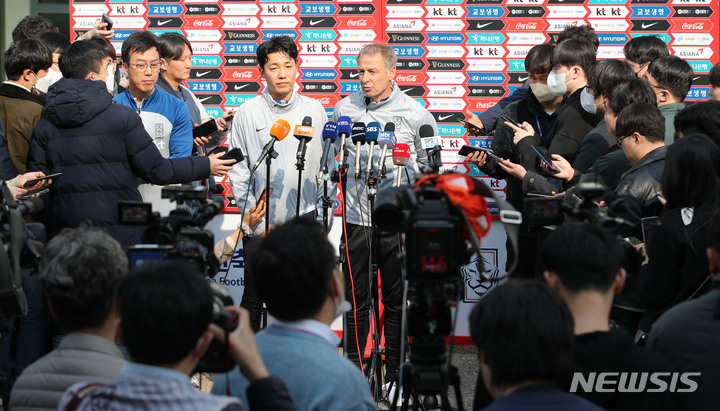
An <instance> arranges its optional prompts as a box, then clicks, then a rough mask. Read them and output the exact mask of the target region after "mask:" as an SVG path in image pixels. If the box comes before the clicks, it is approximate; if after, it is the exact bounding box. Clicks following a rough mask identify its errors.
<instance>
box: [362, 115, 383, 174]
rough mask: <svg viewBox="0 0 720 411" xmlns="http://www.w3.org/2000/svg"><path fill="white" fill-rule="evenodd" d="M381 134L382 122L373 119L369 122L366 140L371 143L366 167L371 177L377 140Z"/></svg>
mask: <svg viewBox="0 0 720 411" xmlns="http://www.w3.org/2000/svg"><path fill="white" fill-rule="evenodd" d="M379 134H380V123H378V122H377V121H373V122H371V123H368V125H367V128H366V129H365V141H366V142H367V143H368V144H370V146H369V147H368V162H367V167H366V169H365V174H366V175H367V176H368V177H370V170H373V155H374V154H375V142H377V141H378V136H379Z"/></svg>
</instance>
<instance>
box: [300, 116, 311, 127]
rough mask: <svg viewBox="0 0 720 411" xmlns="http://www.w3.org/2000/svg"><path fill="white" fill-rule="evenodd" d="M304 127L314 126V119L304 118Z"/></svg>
mask: <svg viewBox="0 0 720 411" xmlns="http://www.w3.org/2000/svg"><path fill="white" fill-rule="evenodd" d="M302 125H303V126H312V117H310V116H305V118H303V121H302Z"/></svg>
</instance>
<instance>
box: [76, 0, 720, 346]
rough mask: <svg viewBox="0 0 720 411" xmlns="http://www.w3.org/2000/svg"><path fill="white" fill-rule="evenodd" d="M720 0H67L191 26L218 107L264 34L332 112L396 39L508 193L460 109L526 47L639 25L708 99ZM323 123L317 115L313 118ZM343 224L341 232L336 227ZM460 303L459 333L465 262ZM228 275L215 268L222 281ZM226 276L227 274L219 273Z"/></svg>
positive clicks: (468, 298) (409, 71)
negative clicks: (581, 29) (687, 69)
mask: <svg viewBox="0 0 720 411" xmlns="http://www.w3.org/2000/svg"><path fill="white" fill-rule="evenodd" d="M718 2H719V0H630V1H623V0H464V1H463V0H374V1H372V2H357V1H337V0H336V1H334V2H330V1H322V0H311V1H302V0H295V1H287V2H282V1H260V0H251V1H243V0H225V1H215V2H212V1H198V0H186V1H180V0H175V1H172V0H161V1H156V0H145V1H140V0H138V1H131V0H125V1H113V0H108V1H88V0H71V1H70V26H71V30H72V34H71V35H72V36H76V35H77V34H78V33H81V32H84V31H87V30H89V29H90V28H91V27H92V25H93V24H94V22H95V21H96V20H97V19H98V18H99V16H100V15H101V14H102V13H107V14H108V15H109V16H110V17H111V18H112V19H113V20H114V22H115V26H114V28H115V37H114V38H113V40H112V43H113V44H114V45H115V46H116V48H117V50H118V54H119V50H120V46H121V44H122V41H123V40H124V39H126V38H127V37H128V36H129V35H130V33H132V32H133V31H134V30H138V29H147V30H151V31H153V32H155V33H156V34H158V35H160V34H162V33H164V32H168V31H176V32H180V33H182V34H184V35H185V36H186V37H187V38H188V39H189V40H190V42H191V43H192V45H193V51H194V56H193V69H192V71H191V74H190V79H189V80H188V81H187V85H188V87H189V88H190V89H191V90H192V91H193V92H194V93H195V94H196V95H197V96H198V97H199V98H200V100H201V101H202V102H203V104H204V105H205V107H206V108H207V109H208V111H209V112H210V113H211V114H213V115H215V116H218V115H219V114H220V113H221V112H222V111H223V110H225V109H231V108H236V107H238V106H240V105H241V104H242V103H243V102H245V101H247V100H248V99H251V98H253V97H255V96H256V95H257V94H258V93H259V92H261V91H262V90H263V89H264V84H263V83H262V82H261V79H260V75H259V73H258V70H257V61H256V60H257V59H256V57H255V53H256V50H257V47H258V44H260V43H261V42H262V41H264V40H268V39H270V38H272V37H273V36H277V35H288V36H290V37H292V38H293V39H295V40H296V42H297V43H298V44H299V49H300V69H301V75H300V76H299V78H298V87H299V91H300V92H301V93H304V94H306V95H308V96H312V97H314V98H316V99H318V100H320V101H321V102H322V104H323V105H324V106H325V107H326V109H327V110H328V115H330V114H331V112H332V109H333V107H334V105H335V103H337V102H338V101H339V100H340V99H341V98H343V97H344V96H346V95H348V94H350V93H353V92H355V91H358V90H359V84H358V79H357V72H356V70H355V67H356V65H355V57H356V55H357V52H358V51H359V49H360V47H361V46H362V45H364V44H366V43H368V42H372V41H381V42H386V43H389V44H391V45H392V47H393V48H394V49H395V52H396V53H397V56H398V67H397V69H398V70H397V75H396V80H397V82H398V84H399V85H400V88H401V90H402V91H403V92H405V93H407V94H408V95H410V96H412V97H413V98H415V99H416V100H417V101H419V102H420V103H421V104H422V105H424V106H425V107H427V108H428V109H429V110H430V111H431V112H432V113H433V115H434V116H435V119H436V120H437V123H438V126H439V131H440V137H441V138H440V141H441V143H442V146H443V151H442V160H443V163H444V167H445V168H446V169H450V170H454V171H457V172H460V173H467V174H470V175H473V176H480V177H482V178H484V180H485V181H486V182H487V183H488V184H489V185H490V186H491V187H492V188H493V190H495V191H496V192H497V193H499V194H500V195H504V190H505V182H504V181H498V180H494V179H491V178H489V177H487V176H484V175H483V174H482V173H481V172H480V171H479V170H478V169H477V168H476V167H474V166H469V165H467V164H464V163H463V161H462V158H461V157H460V156H458V155H457V151H458V150H459V148H460V146H462V145H463V144H472V145H478V146H489V145H490V140H489V139H485V138H472V137H468V136H467V135H466V133H465V130H464V128H463V127H462V125H461V124H460V123H459V120H460V119H463V118H465V115H464V113H463V112H464V110H465V109H470V110H473V111H475V112H482V111H485V110H487V109H488V108H489V107H491V106H492V105H494V104H495V103H496V102H497V101H498V100H499V99H501V98H502V97H503V96H505V95H507V94H508V93H510V92H512V91H513V89H515V88H516V87H519V86H520V85H521V84H522V83H523V82H525V81H526V79H527V75H526V73H525V72H524V58H525V55H526V54H527V51H528V50H529V49H530V48H531V47H533V46H534V45H536V44H539V43H543V42H554V41H555V40H556V36H557V33H559V32H560V31H562V29H563V28H564V27H565V26H568V25H580V24H589V25H590V26H592V27H594V28H595V30H596V32H597V35H598V37H599V38H600V48H599V50H598V57H599V58H622V57H623V55H622V47H623V45H624V44H625V43H626V42H627V41H628V40H629V39H631V38H633V37H636V36H645V35H655V36H659V37H661V38H662V39H663V40H665V42H666V43H667V44H668V46H669V47H670V50H671V51H672V53H674V54H676V55H678V56H680V57H683V58H685V59H686V60H687V61H688V62H689V63H690V64H691V65H692V67H693V69H694V70H695V73H696V76H695V79H694V83H693V87H692V89H691V90H690V93H689V94H688V100H703V99H707V98H708V84H709V83H708V76H707V72H708V71H709V70H710V68H711V67H712V65H713V63H716V62H717V61H718V45H719V40H718V27H719V25H718V12H716V11H715V10H717V7H718ZM316 126H317V125H316ZM221 184H222V185H223V186H224V188H225V190H224V194H222V195H221V197H222V199H223V200H224V201H225V210H226V214H225V215H224V216H220V217H219V218H216V220H214V221H213V222H212V223H211V224H210V225H209V228H212V229H213V230H214V231H215V232H216V236H217V237H218V238H221V237H222V236H224V235H226V234H227V233H229V232H230V231H231V230H232V229H233V228H234V225H235V223H236V222H237V221H238V219H239V216H238V215H237V213H238V209H237V207H236V206H235V202H234V200H233V198H232V193H231V191H230V185H229V181H227V178H225V179H224V180H223V181H222V182H221ZM339 225H340V224H335V225H334V226H335V229H334V231H333V238H335V239H337V238H339V233H338V232H337V231H338V229H339ZM496 226H498V227H494V228H493V231H492V232H491V234H490V235H489V236H488V237H486V238H485V239H484V241H483V248H485V250H484V251H483V253H482V256H481V257H482V259H483V260H484V261H485V262H486V264H487V266H488V270H489V271H493V272H494V273H499V272H503V271H504V267H505V246H504V244H505V234H504V231H503V229H502V226H501V225H499V224H496ZM242 266H243V258H242V250H241V249H240V250H238V252H237V253H236V255H235V257H234V258H233V260H232V261H231V262H230V263H229V264H226V265H225V267H223V270H224V271H227V272H228V275H227V277H226V278H225V280H224V282H226V284H227V285H228V286H229V288H230V289H231V291H232V293H233V295H234V296H235V299H236V300H237V301H239V299H240V295H241V293H242V283H243V278H242ZM463 277H464V279H465V285H466V288H465V292H464V293H463V298H464V303H463V304H460V307H461V308H460V309H461V318H462V321H461V322H460V323H461V325H460V327H459V330H458V334H459V335H464V336H467V335H468V334H469V333H468V330H467V325H466V321H465V317H466V315H467V312H468V311H469V307H470V304H471V303H472V302H474V301H476V300H477V299H478V298H480V297H481V296H482V295H483V294H484V293H485V292H486V291H487V290H488V289H489V288H490V287H491V286H490V285H489V284H481V283H479V282H478V281H477V273H476V270H474V269H473V268H472V266H468V267H466V268H465V269H463ZM219 278H220V276H218V277H216V279H215V280H216V281H218V279H219ZM219 281H223V280H222V279H220V280H219Z"/></svg>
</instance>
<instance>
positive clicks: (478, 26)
mask: <svg viewBox="0 0 720 411" xmlns="http://www.w3.org/2000/svg"><path fill="white" fill-rule="evenodd" d="M491 24H492V21H491V22H490V23H483V24H480V23H478V25H477V28H479V29H481V28H483V27H487V26H489V25H491Z"/></svg>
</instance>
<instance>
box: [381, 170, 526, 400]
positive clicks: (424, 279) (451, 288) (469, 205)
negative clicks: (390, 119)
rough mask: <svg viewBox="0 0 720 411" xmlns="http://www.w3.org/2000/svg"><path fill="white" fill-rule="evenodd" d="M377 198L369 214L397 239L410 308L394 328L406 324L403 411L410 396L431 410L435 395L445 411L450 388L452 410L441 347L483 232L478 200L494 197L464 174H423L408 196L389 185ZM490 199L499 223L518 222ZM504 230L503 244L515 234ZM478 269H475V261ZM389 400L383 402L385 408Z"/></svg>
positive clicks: (449, 369)
mask: <svg viewBox="0 0 720 411" xmlns="http://www.w3.org/2000/svg"><path fill="white" fill-rule="evenodd" d="M378 197H379V198H380V199H381V200H379V201H378V203H377V204H376V205H375V208H374V210H373V221H374V222H375V223H376V224H377V226H378V227H379V228H380V229H382V230H384V231H388V232H403V233H404V234H405V253H404V257H405V268H406V272H407V280H406V286H407V289H406V295H405V296H404V300H406V301H409V302H410V304H409V307H407V310H408V311H407V315H403V326H402V329H403V330H404V329H405V321H407V330H408V335H409V336H411V337H412V342H411V343H410V362H409V364H403V365H402V367H401V381H402V385H403V392H404V395H405V397H406V398H405V399H404V401H403V409H407V408H406V407H407V405H408V401H407V400H408V398H409V396H410V395H412V396H413V400H414V404H418V403H419V401H418V397H417V395H418V394H423V395H426V397H425V402H426V405H428V406H434V405H437V404H433V402H434V401H436V398H435V395H437V394H440V395H441V397H442V400H443V405H444V407H443V408H444V409H448V407H449V405H448V403H447V389H448V387H449V384H451V383H452V384H453V385H454V387H455V394H456V398H457V399H458V404H459V405H460V404H461V403H462V400H461V397H460V386H459V381H458V375H457V368H455V367H453V366H450V364H449V358H448V356H447V353H446V349H445V337H446V336H448V335H450V334H451V332H452V329H453V323H452V321H451V308H450V307H451V304H452V303H453V302H455V301H457V300H459V299H460V296H461V290H462V284H463V279H462V276H461V274H460V268H461V266H462V265H464V264H467V263H468V261H469V260H470V257H471V256H472V254H473V253H474V252H475V253H478V254H479V253H480V239H481V238H482V237H483V236H484V235H486V234H487V233H488V231H489V230H490V225H491V219H490V212H489V210H488V207H487V203H486V200H485V197H492V198H495V196H494V194H493V193H492V191H491V190H490V188H489V187H488V186H487V185H486V184H484V183H482V182H481V181H480V180H476V179H473V178H471V177H469V176H467V175H464V174H444V175H437V174H429V175H426V176H423V177H421V178H420V179H419V180H418V182H417V184H416V186H415V190H413V189H412V188H410V187H393V188H389V189H386V190H384V191H383V193H382V194H381V195H379V196H378ZM496 201H497V202H498V204H499V205H500V204H502V205H500V208H501V210H502V211H501V215H502V218H503V219H504V220H503V221H504V222H514V223H516V224H519V222H520V219H519V213H517V212H515V211H514V210H513V209H512V207H511V206H510V205H509V204H507V203H506V202H504V201H503V200H501V199H497V198H496ZM509 226H510V225H508V227H509ZM508 231H509V236H510V237H511V241H515V242H516V241H517V227H515V234H512V231H513V230H512V229H509V230H508ZM516 255H517V253H516ZM478 264H482V263H481V260H480V261H479V262H478ZM479 268H481V269H480V270H478V271H480V272H482V275H481V276H482V277H483V278H484V279H485V280H487V281H499V280H501V279H503V278H505V276H501V277H495V278H490V277H489V276H488V275H487V274H485V270H484V269H482V268H483V267H479ZM405 309H406V306H405V305H403V310H405ZM404 314H405V313H404ZM398 391H399V390H396V392H398ZM396 400H397V398H395V399H391V404H395V403H396ZM428 402H429V403H428ZM461 409H462V408H461Z"/></svg>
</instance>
